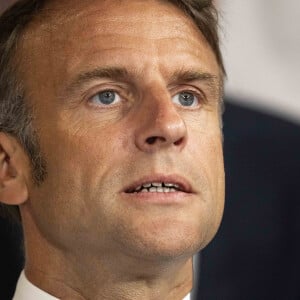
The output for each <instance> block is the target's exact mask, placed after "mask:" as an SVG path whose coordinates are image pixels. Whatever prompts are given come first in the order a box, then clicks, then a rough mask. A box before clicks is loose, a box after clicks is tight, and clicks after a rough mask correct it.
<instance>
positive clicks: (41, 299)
mask: <svg viewBox="0 0 300 300" xmlns="http://www.w3.org/2000/svg"><path fill="white" fill-rule="evenodd" d="M31 299H38V300H59V299H58V298H55V297H53V296H51V295H49V294H48V293H46V292H44V291H42V290H41V289H39V288H38V287H36V286H35V285H33V284H32V283H31V282H29V280H28V279H27V278H26V276H25V273H24V271H22V273H21V275H20V277H19V280H18V283H17V288H16V291H15V295H14V297H13V300H31Z"/></svg>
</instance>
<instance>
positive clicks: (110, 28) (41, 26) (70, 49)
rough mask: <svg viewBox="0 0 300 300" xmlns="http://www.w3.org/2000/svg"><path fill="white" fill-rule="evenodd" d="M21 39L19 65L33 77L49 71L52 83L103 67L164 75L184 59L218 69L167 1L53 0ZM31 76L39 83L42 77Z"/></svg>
mask: <svg viewBox="0 0 300 300" xmlns="http://www.w3.org/2000/svg"><path fill="white" fill-rule="evenodd" d="M23 41H24V42H23V46H24V51H23V55H24V56H25V59H24V61H25V62H30V65H31V67H32V68H33V69H34V71H35V72H36V73H38V72H39V71H38V70H41V69H43V70H49V71H50V72H51V73H52V74H55V75H56V76H55V78H52V79H53V80H56V81H57V82H58V83H60V82H61V81H62V79H64V80H66V78H68V77H70V76H71V75H72V74H73V73H76V72H79V71H82V69H83V68H92V67H93V66H96V65H102V66H104V65H105V64H107V65H109V64H123V65H124V66H125V67H126V68H128V67H132V68H141V69H143V70H145V67H146V66H152V67H153V66H160V67H165V71H168V70H167V69H171V68H172V62H173V65H174V67H175V65H178V62H180V63H181V64H184V63H185V61H186V62H187V60H186V56H187V55H189V57H190V58H193V59H194V61H192V60H190V63H191V64H194V63H195V62H199V63H200V62H201V68H202V69H203V71H211V70H208V69H214V70H216V69H218V67H217V63H216V60H215V57H214V54H213V53H212V51H211V49H210V47H209V46H208V43H207V42H206V41H205V39H204V37H203V35H202V34H201V32H200V31H199V29H198V28H197V27H196V25H195V24H194V23H193V21H192V20H191V19H190V18H188V17H187V16H186V15H185V14H184V13H183V12H182V11H181V10H180V9H179V8H177V7H176V6H174V5H173V4H170V3H169V2H168V1H156V0H142V1H141V0H126V1H123V0H109V1H105V0H89V1H77V0H72V1H55V0H54V1H51V2H50V4H49V5H47V6H46V7H45V9H44V11H43V13H42V14H40V16H39V17H38V18H37V19H36V20H35V22H33V24H31V26H30V27H29V29H28V30H27V32H26V34H25V38H24V39H23ZM26 55H27V57H26ZM176 60H177V61H176ZM24 69H26V66H25V68H24ZM152 69H153V68H152ZM149 70H150V68H149ZM50 72H49V73H50ZM56 73H57V74H56ZM58 73H59V74H58ZM31 74H33V73H32V72H31ZM48 75H49V74H48ZM36 76H38V78H39V80H42V76H44V75H43V74H37V75H36ZM46 80H49V77H48V78H46V77H45V78H44V81H46ZM44 84H45V83H44Z"/></svg>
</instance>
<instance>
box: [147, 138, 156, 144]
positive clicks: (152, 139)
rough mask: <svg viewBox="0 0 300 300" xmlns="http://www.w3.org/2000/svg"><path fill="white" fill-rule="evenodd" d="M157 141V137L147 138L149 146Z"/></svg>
mask: <svg viewBox="0 0 300 300" xmlns="http://www.w3.org/2000/svg"><path fill="white" fill-rule="evenodd" d="M156 139H157V137H156V136H152V137H149V138H147V140H146V142H147V144H149V145H153V144H154V143H155V141H156Z"/></svg>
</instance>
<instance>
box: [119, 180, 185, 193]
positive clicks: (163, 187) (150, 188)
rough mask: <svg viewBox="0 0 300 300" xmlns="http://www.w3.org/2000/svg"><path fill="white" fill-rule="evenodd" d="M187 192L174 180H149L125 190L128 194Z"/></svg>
mask: <svg viewBox="0 0 300 300" xmlns="http://www.w3.org/2000/svg"><path fill="white" fill-rule="evenodd" d="M175 192H186V193H187V191H185V189H184V187H182V186H181V185H180V184H177V183H172V182H147V183H143V184H141V185H138V186H136V187H132V188H129V189H127V190H126V191H125V193H127V194H133V193H175Z"/></svg>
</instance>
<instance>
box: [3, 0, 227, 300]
mask: <svg viewBox="0 0 300 300" xmlns="http://www.w3.org/2000/svg"><path fill="white" fill-rule="evenodd" d="M50 5H51V6H48V7H47V8H48V10H47V12H46V15H45V16H42V17H41V18H40V19H37V20H36V21H35V22H34V23H33V24H31V25H30V27H29V28H28V30H27V32H26V34H25V35H24V38H23V40H22V41H21V43H20V49H21V50H20V58H21V59H20V61H21V65H20V68H19V69H20V70H22V72H21V75H22V78H23V79H24V83H25V87H26V94H27V99H28V101H29V103H30V105H32V106H33V107H34V116H35V119H34V126H35V128H37V132H38V135H39V138H40V144H41V150H42V153H43V156H44V158H45V160H46V162H47V171H48V176H47V178H46V180H45V181H44V182H43V183H42V184H41V185H40V186H36V185H34V183H33V182H32V180H31V177H30V172H31V170H30V164H29V162H28V158H27V157H26V155H25V154H24V152H23V151H22V149H21V147H20V146H19V144H18V143H17V142H16V141H14V140H12V141H11V142H9V141H8V137H6V136H5V135H3V134H2V135H0V142H1V141H2V147H3V149H2V153H4V154H3V156H4V157H5V155H6V156H7V157H10V158H11V160H10V161H9V162H10V166H9V167H10V168H11V169H12V170H13V171H14V176H9V174H8V172H7V170H8V168H7V167H6V168H5V169H4V167H3V164H4V159H3V160H2V161H1V163H2V164H1V165H2V174H3V175H2V176H1V178H2V179H1V180H2V183H5V182H7V181H8V179H7V178H9V179H10V180H11V181H12V182H14V181H13V180H16V178H18V180H19V181H20V182H21V183H22V184H20V187H18V189H17V191H18V192H19V194H17V195H16V196H15V197H12V198H10V199H12V200H11V201H14V203H11V204H16V203H17V204H19V205H20V209H21V214H22V221H23V228H24V232H25V248H26V265H25V273H26V276H27V277H28V279H29V280H30V281H31V282H32V283H34V284H35V285H37V286H38V287H40V288H42V289H43V290H45V291H47V292H49V293H50V294H52V295H54V296H56V297H58V298H60V299H172V300H174V299H178V300H179V299H180V300H181V299H182V298H183V297H184V296H185V295H186V294H187V293H188V292H189V291H190V289H191V288H192V256H193V254H195V253H196V252H197V251H199V250H200V249H202V248H203V247H205V246H206V245H207V243H209V241H210V240H211V239H212V238H213V236H214V235H215V233H216V231H217V229H218V227H219V224H220V221H221V217H222V213H223V202H224V167H223V154H222V134H221V130H220V124H219V109H218V107H219V97H220V95H219V90H220V86H219V85H220V77H219V67H218V65H217V62H216V59H215V56H214V54H213V52H212V50H211V49H210V47H209V45H208V43H207V42H206V40H205V39H204V38H203V36H202V34H201V33H200V32H199V30H198V29H197V28H196V26H195V25H194V24H193V23H192V21H191V20H189V19H188V18H187V17H186V16H185V15H183V13H182V12H181V11H180V10H178V9H177V8H176V7H174V6H172V5H171V4H168V3H164V2H159V1H154V0H150V1H138V0H132V1H52V2H51V4H50ZM66 12H68V13H66ZM154 16H155V17H154ZM103 68H105V70H107V69H109V70H111V69H112V68H114V69H115V68H118V70H119V69H120V68H121V69H122V72H123V73H124V72H126V74H125V75H126V76H121V77H120V76H117V77H116V76H115V75H116V74H114V76H110V77H112V78H106V77H103ZM99 69H100V70H101V72H100V73H102V74H100V75H101V77H93V78H90V77H91V74H93V75H95V70H98V75H99ZM183 71H185V72H193V73H196V74H197V76H198V77H199V78H198V79H195V78H194V79H193V80H190V79H188V78H186V76H185V78H183V77H182V76H181V77H178V76H177V77H176V76H175V75H176V74H178V73H180V72H181V73H183ZM87 72H88V75H87ZM119 73H120V72H119ZM82 74H85V75H84V76H83V75H82ZM199 74H200V75H201V76H199ZM203 74H205V76H203ZM110 75H111V74H110ZM197 76H196V77H197ZM79 77H80V78H81V81H80V80H79V81H78V78H79ZM194 77H195V76H194ZM203 77H205V78H206V79H203ZM82 78H85V80H84V81H82ZM87 78H89V79H88V80H87ZM207 78H209V79H207ZM105 90H113V91H116V93H117V94H116V95H117V99H118V100H117V101H116V102H115V103H114V104H112V105H106V106H105V105H103V104H101V103H100V102H99V101H98V100H99V98H97V97H96V96H97V93H99V92H103V91H105ZM183 91H187V92H189V93H190V94H191V95H194V96H193V99H194V103H195V105H193V106H192V107H186V106H183V105H181V104H180V103H179V102H178V93H180V92H183ZM95 95H96V96H95ZM9 139H10V140H11V138H9ZM150 141H151V142H150ZM5 143H6V144H5ZM3 144H5V145H7V146H3ZM12 145H14V146H12ZM13 148H14V149H17V150H15V151H14V152H13V151H12V150H11V149H13ZM10 174H12V172H10ZM169 175H172V176H180V177H182V178H184V179H185V180H186V181H187V182H189V184H190V186H191V190H192V192H190V193H174V194H173V195H168V196H166V195H163V196H162V195H161V194H160V195H158V194H157V193H153V194H151V195H148V196H145V197H141V196H140V195H137V194H127V193H125V192H124V189H125V188H126V187H128V186H130V185H131V184H132V183H134V182H136V181H138V180H140V179H141V178H145V176H146V177H147V176H150V177H151V176H152V177H153V176H154V177H155V176H156V177H157V176H169ZM4 179H7V181H5V180H4ZM7 191H8V192H7V193H8V194H9V192H11V193H12V191H11V190H9V189H7ZM1 193H2V194H1ZM3 193H4V189H2V190H1V192H0V195H4V194H3ZM6 195H7V194H6ZM2 198H4V197H2ZM6 199H7V198H6ZM157 199H159V201H157V202H155V200H157Z"/></svg>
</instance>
